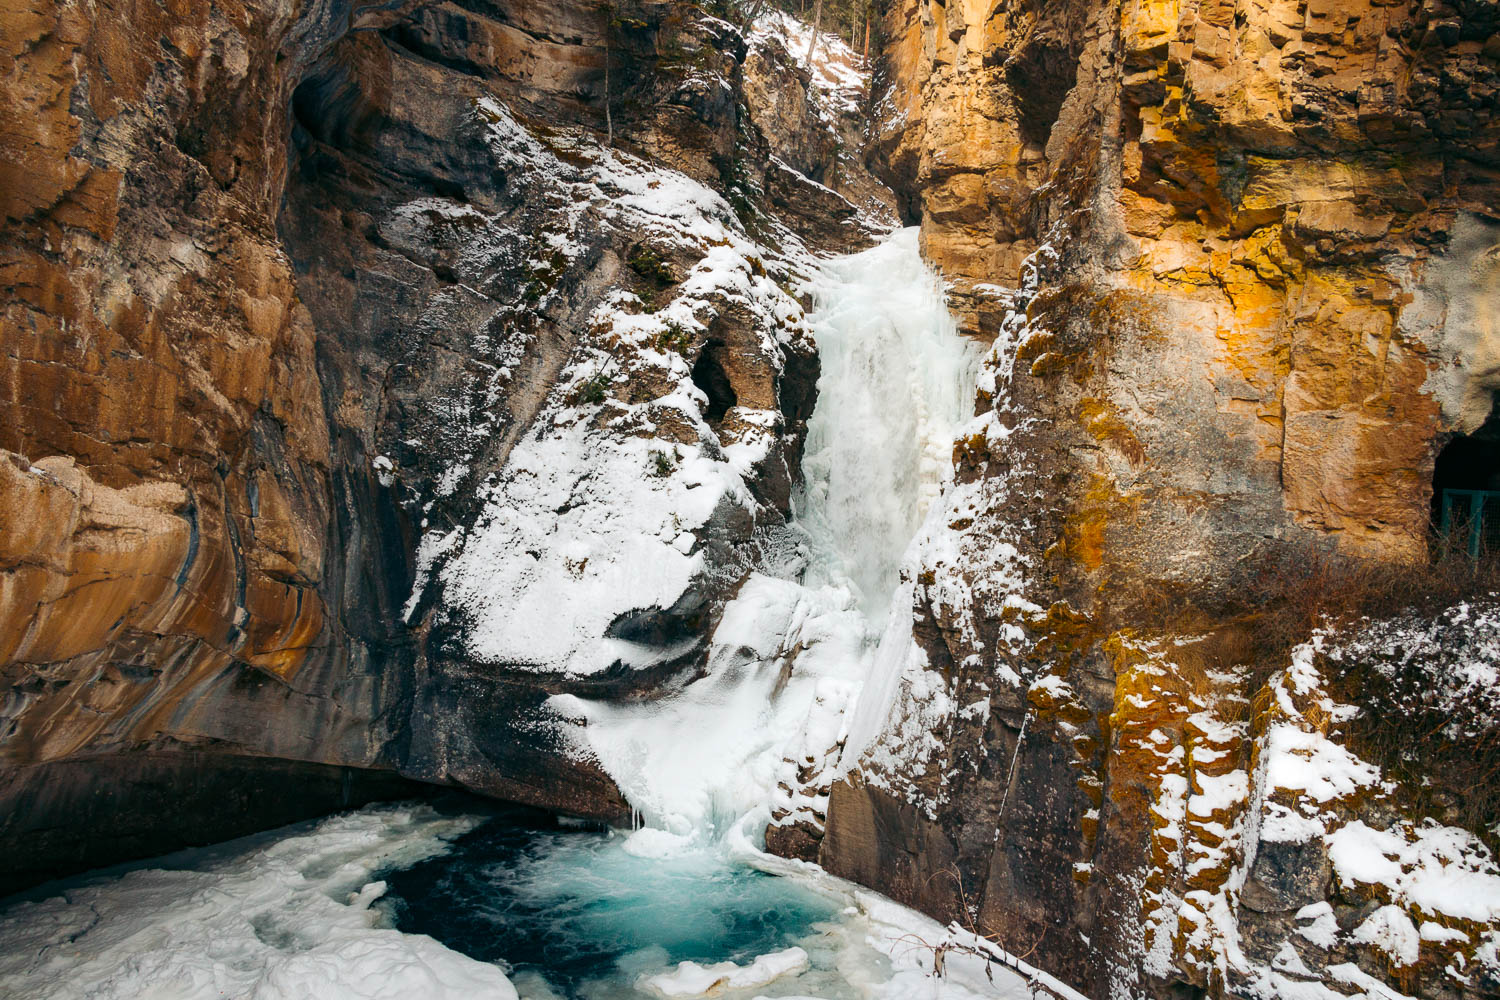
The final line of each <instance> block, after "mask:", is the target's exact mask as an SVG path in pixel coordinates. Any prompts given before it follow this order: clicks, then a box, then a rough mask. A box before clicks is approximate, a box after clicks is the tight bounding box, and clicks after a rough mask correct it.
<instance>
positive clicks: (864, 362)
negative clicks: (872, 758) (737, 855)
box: [551, 229, 977, 854]
mask: <svg viewBox="0 0 1500 1000" xmlns="http://www.w3.org/2000/svg"><path fill="white" fill-rule="evenodd" d="M811 291H812V293H813V296H814V300H815V308H814V310H813V312H812V313H811V314H810V316H809V317H808V319H809V322H810V324H811V326H812V329H813V334H814V338H815V340H816V342H817V346H818V353H819V356H820V359H821V362H822V376H821V378H820V379H819V382H818V401H817V406H816V409H815V410H814V412H813V416H812V419H811V421H810V422H809V426H808V440H807V448H806V454H805V457H804V461H803V469H804V474H805V480H806V481H805V487H804V494H803V496H802V497H801V498H799V501H798V502H797V503H796V504H795V509H796V519H795V523H794V526H793V534H794V539H795V541H796V543H797V545H798V548H799V553H800V557H799V558H797V559H794V560H790V561H789V562H790V563H791V566H790V568H788V567H786V566H783V567H780V568H776V567H766V568H764V569H763V571H761V572H757V573H754V574H752V575H751V577H750V578H749V579H748V580H747V581H746V582H745V584H744V586H743V587H742V589H741V590H740V592H739V594H738V595H737V597H736V598H735V599H734V600H733V601H732V602H731V603H730V604H729V606H728V607H727V608H726V609H725V612H724V616H723V619H722V621H721V623H720V624H719V626H718V629H717V630H716V632H715V633H714V636H713V639H712V645H711V650H710V654H709V663H708V673H707V675H706V676H705V677H703V678H701V679H699V680H697V681H695V682H693V683H691V684H689V685H687V686H686V687H685V688H684V689H683V690H682V691H681V692H679V693H677V694H676V695H673V696H671V697H669V698H666V699H663V700H660V701H657V702H653V703H649V704H606V703H601V702H591V701H586V700H584V699H580V698H577V697H574V696H571V695H561V696H557V697H555V698H553V699H552V701H551V704H552V707H553V708H554V709H556V710H557V711H559V712H560V713H562V714H563V715H565V716H568V717H571V718H574V719H578V720H580V721H582V722H583V723H584V726H583V728H582V733H583V737H582V738H583V739H585V740H586V741H587V744H588V746H587V752H590V753H592V754H593V755H595V756H596V757H597V758H598V760H599V762H600V763H601V765H602V766H603V767H604V769H605V770H606V771H607V772H608V773H609V774H610V776H611V777H612V778H614V780H615V781H616V783H617V784H618V785H619V786H620V789H621V790H622V791H623V792H624V793H625V796H626V798H627V799H629V801H630V802H631V803H632V805H633V806H635V807H636V808H637V809H639V810H640V812H641V814H642V817H643V819H644V820H645V823H646V826H647V829H645V830H642V831H641V832H640V833H638V834H637V835H636V836H635V837H634V838H632V841H631V844H630V845H628V846H627V849H630V850H635V851H639V852H641V853H651V854H665V853H670V852H671V851H673V850H675V849H676V848H678V847H680V846H686V845H687V844H688V843H691V842H694V841H702V840H705V839H710V838H714V837H723V836H724V835H726V834H728V833H730V832H731V831H733V832H734V833H735V834H736V836H741V835H742V836H745V837H747V838H750V839H752V840H753V839H755V838H757V837H758V835H759V831H760V830H762V829H763V828H764V825H765V823H766V822H767V820H768V819H769V816H770V809H771V805H770V803H771V800H772V796H773V794H774V793H775V789H776V786H777V784H778V782H779V781H782V780H784V777H785V776H784V771H785V769H786V767H787V765H785V764H784V762H785V761H787V760H801V759H804V758H807V757H811V758H813V759H815V760H817V759H822V758H824V757H825V755H827V754H828V753H829V751H830V750H832V749H833V748H834V747H835V746H837V744H838V743H839V741H840V738H841V735H842V734H843V732H844V731H845V730H846V729H847V726H848V718H849V716H850V711H851V708H852V706H853V705H854V704H855V702H856V701H857V699H858V697H859V694H860V691H861V689H862V687H863V686H864V681H865V678H866V677H867V675H868V674H869V671H870V669H871V664H872V662H873V660H874V657H875V654H876V647H877V645H878V638H879V636H880V634H881V631H882V627H883V625H884V623H885V619H886V617H887V612H888V609H889V607H890V601H891V595H892V592H893V591H894V590H895V589H896V587H897V585H898V581H899V569H900V565H901V560H902V557H903V553H904V552H905V550H906V548H907V543H908V542H909V541H910V539H911V538H912V536H913V535H914V534H915V533H916V530H917V528H918V527H919V526H920V524H921V521H922V517H923V515H924V514H925V512H926V510H927V508H928V506H929V505H930V504H931V502H932V500H933V499H935V498H936V497H937V496H938V495H939V493H940V492H941V490H942V484H943V480H944V477H945V476H946V475H948V470H949V468H950V456H951V453H952V443H953V433H954V429H955V428H956V427H957V426H958V425H959V424H960V423H961V422H962V421H963V419H964V418H965V415H966V413H967V410H968V407H969V405H970V403H971V401H972V399H973V382H972V377H973V376H972V373H973V370H974V368H975V366H976V364H977V356H976V351H975V349H974V348H973V346H972V345H970V344H969V343H968V342H966V341H965V340H964V339H963V338H962V337H961V336H960V335H959V333H958V331H957V328H956V326H955V324H954V322H953V319H952V317H951V315H950V314H949V312H948V310H947V307H946V304H945V301H944V295H943V289H942V287H941V285H940V283H939V281H938V279H937V276H936V275H935V274H934V273H933V272H932V270H931V269H930V268H928V267H927V265H926V264H925V263H924V262H923V261H922V258H921V256H920V254H919V252H918V247H917V230H915V229H907V230H903V231H900V232H897V233H896V234H894V235H893V236H891V237H890V238H889V239H887V240H886V241H885V242H883V243H881V244H880V245H878V246H876V247H874V248H872V249H870V250H867V251H865V252H863V253H859V254H854V255H851V256H848V257H843V258H839V259H836V260H832V261H828V262H826V263H825V265H824V267H823V270H822V273H821V274H820V275H819V276H818V278H817V279H816V280H815V281H814V282H813V283H812V285H811ZM773 574H778V575H773ZM898 617H899V616H898Z"/></svg>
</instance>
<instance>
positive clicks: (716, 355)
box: [693, 340, 739, 424]
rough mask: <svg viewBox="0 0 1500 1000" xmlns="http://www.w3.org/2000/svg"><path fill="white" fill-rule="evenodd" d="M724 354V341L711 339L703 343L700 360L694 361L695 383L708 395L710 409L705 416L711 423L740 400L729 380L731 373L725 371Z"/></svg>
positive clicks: (721, 417)
mask: <svg viewBox="0 0 1500 1000" xmlns="http://www.w3.org/2000/svg"><path fill="white" fill-rule="evenodd" d="M723 356H724V344H723V342H722V341H718V340H710V341H709V342H708V343H707V344H705V345H703V350H702V352H701V353H699V355H698V360H697V361H696V362H694V363H693V384H694V385H696V386H697V387H698V388H700V389H702V390H703V394H704V395H705V396H707V397H708V410H707V412H705V413H704V417H705V418H706V419H707V420H708V422H709V423H711V424H717V423H718V422H719V421H720V420H723V419H724V414H726V413H728V412H729V408H730V407H732V406H734V405H735V404H736V403H738V402H739V399H738V397H736V396H735V394H734V386H733V385H731V384H730V382H729V374H728V373H727V372H725V371H724V362H723V360H722V359H723Z"/></svg>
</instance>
